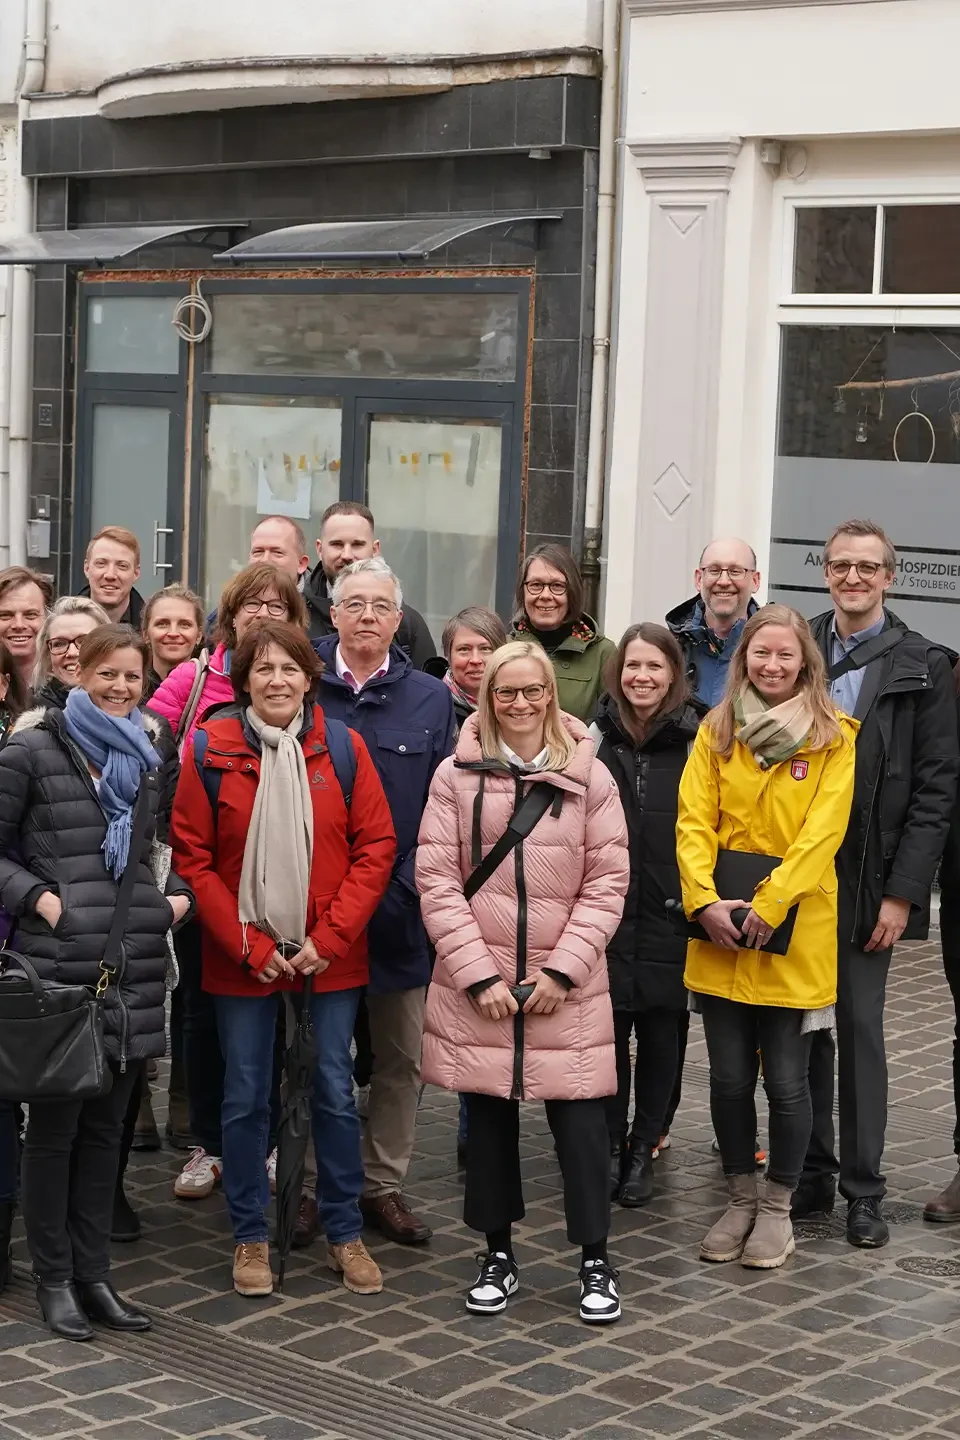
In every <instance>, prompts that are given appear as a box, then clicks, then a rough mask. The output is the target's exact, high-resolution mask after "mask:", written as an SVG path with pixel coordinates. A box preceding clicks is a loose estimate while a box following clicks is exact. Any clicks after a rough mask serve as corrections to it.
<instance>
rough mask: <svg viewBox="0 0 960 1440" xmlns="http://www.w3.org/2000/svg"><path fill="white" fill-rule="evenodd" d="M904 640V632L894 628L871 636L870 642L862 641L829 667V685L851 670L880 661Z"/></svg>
mask: <svg viewBox="0 0 960 1440" xmlns="http://www.w3.org/2000/svg"><path fill="white" fill-rule="evenodd" d="M902 639H903V632H902V631H900V630H897V629H895V628H894V629H890V630H881V632H880V634H879V635H871V637H870V639H869V640H861V642H860V644H859V645H855V646H854V647H853V649H852V650H851V651H850V652H849V653H848V654H847V655H843V656H841V658H840V659H839V660H837V661H835V662H834V664H833V665H828V666H827V684H828V685H832V684H833V682H834V680H839V679H840V676H841V675H846V674H847V673H848V671H850V670H861V669H862V668H863V666H864V665H870V664H871V663H872V662H873V661H874V660H879V659H880V657H881V656H882V655H886V654H887V652H888V651H889V650H893V649H894V647H895V646H897V645H899V644H900V641H901V640H902Z"/></svg>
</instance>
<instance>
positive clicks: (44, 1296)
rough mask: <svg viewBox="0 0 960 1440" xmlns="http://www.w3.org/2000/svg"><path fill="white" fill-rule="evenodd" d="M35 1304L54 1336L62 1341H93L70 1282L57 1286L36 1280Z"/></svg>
mask: <svg viewBox="0 0 960 1440" xmlns="http://www.w3.org/2000/svg"><path fill="white" fill-rule="evenodd" d="M37 1304H38V1305H39V1306H40V1314H41V1315H42V1316H43V1318H44V1320H46V1322H47V1325H48V1326H49V1327H50V1329H51V1330H52V1331H53V1333H54V1335H60V1336H62V1338H63V1339H64V1340H92V1339H93V1327H92V1326H91V1324H90V1322H89V1320H88V1319H87V1317H86V1315H84V1313H83V1311H82V1310H81V1308H80V1301H79V1299H78V1298H77V1292H76V1288H75V1286H74V1283H73V1281H72V1280H64V1281H62V1282H61V1283H60V1284H59V1285H44V1283H43V1281H42V1280H38V1281H37Z"/></svg>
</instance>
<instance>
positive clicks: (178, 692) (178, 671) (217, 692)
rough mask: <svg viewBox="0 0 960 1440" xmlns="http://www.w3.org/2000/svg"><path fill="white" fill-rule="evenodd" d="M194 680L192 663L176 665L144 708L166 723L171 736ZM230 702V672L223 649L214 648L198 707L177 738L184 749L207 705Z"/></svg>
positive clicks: (224, 647)
mask: <svg viewBox="0 0 960 1440" xmlns="http://www.w3.org/2000/svg"><path fill="white" fill-rule="evenodd" d="M196 676H197V667H196V662H195V661H193V660H184V662H183V664H182V665H177V666H176V667H175V669H173V670H171V671H170V674H169V675H168V676H167V678H166V680H163V681H161V683H160V684H159V685H158V686H157V688H156V690H155V691H154V692H153V694H152V695H151V697H150V701H149V704H148V705H147V709H148V710H152V711H153V712H154V714H155V715H162V716H163V718H164V720H167V721H169V723H170V729H171V730H172V731H173V733H174V735H176V733H177V727H178V726H179V724H180V718H181V716H182V715H183V712H184V710H185V709H186V708H187V702H188V701H189V699H190V692H191V690H192V689H193V682H194V680H195V679H196ZM233 698H234V695H233V686H232V685H231V683H230V670H229V666H228V664H227V647H226V645H218V646H217V648H216V650H214V652H213V654H212V655H211V656H210V669H209V670H208V671H207V674H206V678H205V680H204V682H203V689H202V690H201V692H200V703H199V705H198V706H197V708H196V710H195V711H194V715H193V719H192V720H191V722H190V726H189V728H188V730H187V733H186V735H183V736H182V737H181V743H182V744H183V745H184V746H185V745H186V742H187V741H188V740H189V739H190V737H191V735H192V734H193V732H194V730H196V728H197V726H198V725H199V724H200V721H201V720H202V719H203V716H204V712H205V711H207V710H209V709H210V706H211V705H229V704H230V703H232V701H233Z"/></svg>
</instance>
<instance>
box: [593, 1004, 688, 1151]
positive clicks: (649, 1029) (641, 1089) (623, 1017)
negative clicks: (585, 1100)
mask: <svg viewBox="0 0 960 1440" xmlns="http://www.w3.org/2000/svg"><path fill="white" fill-rule="evenodd" d="M681 1015H682V1016H683V1017H684V1018H686V1011H682V1012H677V1011H676V1010H640V1011H631V1010H615V1011H614V1012H613V1038H614V1045H615V1047H616V1055H617V1093H616V1095H611V1096H610V1098H609V1100H607V1101H606V1102H605V1104H606V1111H607V1127H608V1129H609V1131H610V1143H611V1145H612V1146H613V1145H618V1144H619V1143H620V1141H621V1140H622V1139H623V1138H624V1137H625V1136H626V1133H627V1117H628V1115H629V1112H630V1083H631V1073H630V1036H631V1034H633V1032H634V1031H636V1036H637V1059H636V1068H635V1071H634V1074H633V1077H632V1078H633V1085H634V1094H635V1105H634V1111H633V1130H632V1137H633V1139H634V1140H635V1141H637V1142H638V1143H641V1144H644V1145H656V1143H657V1141H658V1140H659V1139H660V1136H661V1135H662V1134H663V1133H664V1131H665V1129H666V1114H667V1109H668V1107H669V1105H670V1098H671V1096H672V1094H673V1091H674V1087H675V1085H676V1079H677V1068H678V1064H679V1056H680V1022H681Z"/></svg>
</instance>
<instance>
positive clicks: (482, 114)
mask: <svg viewBox="0 0 960 1440" xmlns="http://www.w3.org/2000/svg"><path fill="white" fill-rule="evenodd" d="M517 83H518V82H517V81H516V80H494V81H493V82H492V83H491V84H489V85H474V86H471V89H470V148H471V150H499V149H504V148H507V147H509V146H511V145H513V144H515V142H516V132H517Z"/></svg>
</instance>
